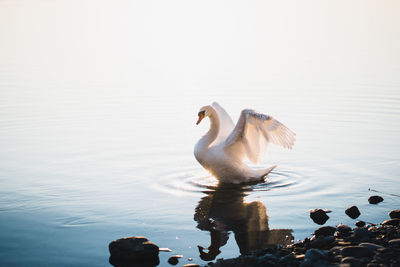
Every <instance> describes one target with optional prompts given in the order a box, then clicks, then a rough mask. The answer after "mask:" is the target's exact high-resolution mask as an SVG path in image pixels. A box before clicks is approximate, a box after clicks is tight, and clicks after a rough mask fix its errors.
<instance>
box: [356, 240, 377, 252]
mask: <svg viewBox="0 0 400 267" xmlns="http://www.w3.org/2000/svg"><path fill="white" fill-rule="evenodd" d="M358 245H359V246H360V247H366V248H370V249H372V250H377V249H380V248H383V247H382V246H381V245H377V244H374V243H368V242H365V243H360V244H358Z"/></svg>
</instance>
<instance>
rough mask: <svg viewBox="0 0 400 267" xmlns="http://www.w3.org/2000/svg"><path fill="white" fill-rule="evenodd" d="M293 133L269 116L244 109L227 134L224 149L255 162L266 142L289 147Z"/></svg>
mask: <svg viewBox="0 0 400 267" xmlns="http://www.w3.org/2000/svg"><path fill="white" fill-rule="evenodd" d="M295 135H296V134H295V133H294V132H292V131H291V130H290V129H289V128H287V127H286V126H285V125H283V124H282V123H280V122H279V121H277V120H276V119H274V118H273V117H271V116H268V115H265V114H262V113H258V112H256V111H254V110H250V109H245V110H243V111H242V113H241V114H240V118H239V120H238V122H237V124H236V126H235V128H234V129H233V131H232V132H231V134H230V135H229V136H228V138H227V139H226V141H225V144H224V150H225V152H226V153H228V154H230V155H235V156H236V157H239V158H243V157H244V156H246V157H247V158H248V159H249V160H250V161H251V162H253V163H257V162H259V161H260V160H261V158H262V157H263V156H264V154H265V152H266V148H267V144H268V143H273V144H276V145H278V146H282V147H285V148H288V149H291V148H292V146H293V145H294V141H295Z"/></svg>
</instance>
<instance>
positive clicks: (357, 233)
mask: <svg viewBox="0 0 400 267" xmlns="http://www.w3.org/2000/svg"><path fill="white" fill-rule="evenodd" d="M368 236H369V232H368V229H367V228H365V227H359V228H356V229H355V230H354V237H356V238H365V237H368Z"/></svg>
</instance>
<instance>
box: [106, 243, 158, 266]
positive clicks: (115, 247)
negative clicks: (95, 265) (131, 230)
mask: <svg viewBox="0 0 400 267" xmlns="http://www.w3.org/2000/svg"><path fill="white" fill-rule="evenodd" d="M108 249H109V251H110V254H111V256H110V263H111V264H113V265H119V264H120V263H133V262H146V263H149V266H156V265H158V263H159V259H158V252H159V250H158V246H157V245H155V244H154V243H152V242H150V241H149V240H148V239H147V238H145V237H141V236H136V237H135V236H133V237H126V238H120V239H117V240H115V241H112V242H111V243H110V244H109V245H108Z"/></svg>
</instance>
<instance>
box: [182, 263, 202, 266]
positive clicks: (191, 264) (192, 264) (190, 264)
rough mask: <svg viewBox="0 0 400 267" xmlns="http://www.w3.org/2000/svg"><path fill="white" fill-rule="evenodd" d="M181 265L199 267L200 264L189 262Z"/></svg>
mask: <svg viewBox="0 0 400 267" xmlns="http://www.w3.org/2000/svg"><path fill="white" fill-rule="evenodd" d="M183 267H200V265H198V264H194V263H189V264H185V265H183Z"/></svg>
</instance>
